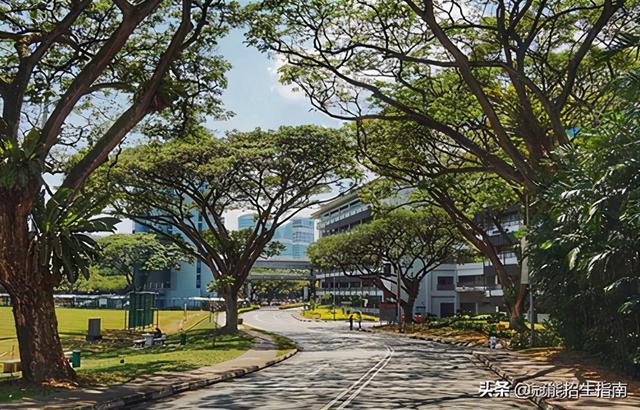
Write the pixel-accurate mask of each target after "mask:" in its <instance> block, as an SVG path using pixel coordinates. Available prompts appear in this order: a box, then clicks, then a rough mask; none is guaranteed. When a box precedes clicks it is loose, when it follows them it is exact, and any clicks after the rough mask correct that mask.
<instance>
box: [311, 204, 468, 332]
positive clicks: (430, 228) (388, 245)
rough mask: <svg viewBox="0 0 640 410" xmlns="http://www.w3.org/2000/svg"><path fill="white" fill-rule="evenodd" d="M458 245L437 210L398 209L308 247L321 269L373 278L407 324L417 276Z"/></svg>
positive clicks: (452, 229)
mask: <svg viewBox="0 0 640 410" xmlns="http://www.w3.org/2000/svg"><path fill="white" fill-rule="evenodd" d="M461 245H462V241H461V240H460V238H459V237H458V235H457V231H456V230H455V227H454V226H453V225H452V224H451V221H450V219H449V218H448V217H447V216H446V214H444V213H443V212H442V211H441V210H439V209H437V208H428V209H427V210H424V209H421V210H416V209H407V208H399V209H395V210H391V211H388V212H385V213H382V214H381V215H378V216H377V217H376V218H374V220H373V221H371V222H369V223H367V224H364V225H360V226H358V227H356V228H355V229H353V230H352V231H350V232H346V233H341V234H337V235H331V236H326V237H323V238H320V240H318V241H317V242H316V243H314V244H313V245H311V246H310V247H309V257H310V258H311V261H312V262H313V263H314V264H315V265H317V266H320V267H321V268H323V269H338V270H340V271H341V272H343V273H344V274H345V275H348V276H362V275H364V276H366V277H367V278H368V279H372V280H373V281H374V283H375V284H376V287H378V288H379V289H381V290H382V291H383V292H384V294H385V296H387V297H389V298H392V299H395V300H396V301H399V302H400V305H401V306H402V309H403V311H404V322H405V323H411V322H413V306H414V304H415V301H416V298H417V297H418V293H419V291H420V284H421V282H422V280H423V279H424V277H425V276H427V275H428V274H429V273H430V272H432V271H433V270H434V269H436V268H437V267H438V266H440V265H441V264H442V263H444V262H445V261H452V260H454V259H455V257H456V256H457V255H458V253H459V250H460V249H461ZM387 266H388V267H389V268H387ZM398 289H400V293H401V295H400V298H399V299H398V296H397V292H398Z"/></svg>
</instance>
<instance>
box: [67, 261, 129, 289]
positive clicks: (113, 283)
mask: <svg viewBox="0 0 640 410" xmlns="http://www.w3.org/2000/svg"><path fill="white" fill-rule="evenodd" d="M128 287H129V279H128V278H127V277H126V276H125V275H113V274H104V272H102V271H101V269H99V268H98V267H97V266H95V265H92V266H91V267H89V277H88V278H85V277H84V276H81V277H79V278H78V280H77V281H76V282H75V283H69V282H68V281H67V280H63V281H62V283H61V284H60V285H59V286H58V287H56V292H62V293H122V292H124V291H126V290H127V288H128Z"/></svg>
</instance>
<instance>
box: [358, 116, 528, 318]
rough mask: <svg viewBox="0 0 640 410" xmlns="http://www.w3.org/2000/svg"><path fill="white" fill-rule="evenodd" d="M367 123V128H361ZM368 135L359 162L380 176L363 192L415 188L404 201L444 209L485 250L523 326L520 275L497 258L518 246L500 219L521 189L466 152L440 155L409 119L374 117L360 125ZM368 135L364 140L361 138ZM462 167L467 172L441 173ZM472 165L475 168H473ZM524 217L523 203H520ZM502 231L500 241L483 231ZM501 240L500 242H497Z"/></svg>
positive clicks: (375, 194)
mask: <svg viewBox="0 0 640 410" xmlns="http://www.w3.org/2000/svg"><path fill="white" fill-rule="evenodd" d="M365 128H366V131H363V130H364V129H365ZM360 130H361V131H363V132H367V136H366V138H359V141H360V143H361V144H364V145H366V147H363V146H362V145H361V150H360V152H361V154H362V160H361V161H362V162H363V164H365V166H366V167H367V168H368V169H370V170H373V171H374V172H376V173H377V174H378V175H382V176H383V178H379V179H378V180H376V181H375V182H374V183H372V184H370V186H369V187H368V189H367V190H365V192H364V193H363V195H365V196H366V197H367V200H368V201H369V202H373V203H375V202H379V201H377V198H384V197H388V196H393V195H395V194H396V193H397V192H398V191H399V190H406V189H407V188H414V189H417V190H416V191H414V193H413V195H411V196H410V197H409V198H408V200H409V201H410V202H411V203H414V204H420V203H423V204H424V203H426V204H429V205H430V206H436V207H439V208H441V209H442V210H443V211H445V212H446V214H447V215H449V217H450V218H451V220H452V222H453V223H454V224H455V226H456V228H457V229H458V231H459V232H460V235H461V236H462V237H463V238H464V239H465V241H466V242H467V243H468V244H470V245H471V246H473V247H474V248H475V249H477V250H478V252H480V253H481V254H482V255H484V256H485V257H486V258H487V259H488V260H489V261H490V262H491V264H492V266H493V267H494V268H495V270H496V275H497V277H498V279H499V282H500V285H501V287H502V289H503V291H504V295H505V299H504V305H505V308H506V310H507V312H509V313H510V319H511V322H512V324H514V327H518V326H521V327H522V326H523V324H522V317H521V316H520V312H521V311H522V309H523V306H524V301H525V295H526V294H525V292H524V290H525V289H524V287H523V286H520V277H515V276H513V275H510V274H509V272H508V271H507V268H506V267H505V265H504V262H503V260H502V258H501V257H500V251H502V250H504V247H505V246H508V247H511V248H514V249H515V250H516V251H517V250H518V248H519V245H520V244H519V243H518V241H517V240H516V238H515V237H514V236H513V234H511V233H507V232H506V230H505V229H504V228H503V226H502V224H501V223H500V215H501V214H503V213H505V212H506V211H507V210H508V209H510V208H512V207H514V206H518V205H520V201H521V196H520V192H519V191H518V190H517V189H516V188H515V187H513V186H512V185H510V184H509V183H507V182H506V181H505V180H504V179H502V178H500V177H498V176H497V175H495V174H492V173H488V172H480V171H479V170H481V169H482V167H478V164H473V163H472V161H470V160H469V159H468V158H467V157H466V156H465V155H462V156H461V157H459V158H456V157H455V156H451V155H449V154H448V153H447V154H446V155H442V153H438V152H437V150H433V149H431V148H430V147H429V142H428V139H426V138H424V136H423V135H421V133H422V132H424V129H421V128H419V127H416V126H415V125H413V124H411V123H407V122H397V123H388V122H387V123H385V122H375V123H368V124H366V125H363V126H362V127H361V128H360ZM365 140H366V141H365ZM458 167H464V168H466V171H465V172H460V173H457V172H441V173H440V171H438V170H444V169H448V170H450V171H451V170H455V169H456V168H458ZM474 170H475V172H474ZM520 209H521V214H522V215H523V216H524V214H525V212H524V208H523V207H520ZM492 228H495V229H497V231H498V232H500V236H499V238H498V240H496V238H495V237H492V236H490V235H488V234H487V231H488V230H491V229H492ZM498 245H499V246H498Z"/></svg>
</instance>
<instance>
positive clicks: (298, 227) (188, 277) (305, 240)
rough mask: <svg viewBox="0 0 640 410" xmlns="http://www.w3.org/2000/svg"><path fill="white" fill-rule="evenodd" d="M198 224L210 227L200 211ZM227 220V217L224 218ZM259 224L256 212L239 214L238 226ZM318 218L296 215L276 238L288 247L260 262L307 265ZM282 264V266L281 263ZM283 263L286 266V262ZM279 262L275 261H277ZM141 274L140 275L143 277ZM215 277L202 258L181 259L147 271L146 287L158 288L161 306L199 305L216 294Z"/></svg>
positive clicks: (138, 229)
mask: <svg viewBox="0 0 640 410" xmlns="http://www.w3.org/2000/svg"><path fill="white" fill-rule="evenodd" d="M196 218H197V221H196V224H197V228H198V229H199V230H203V229H206V224H203V219H202V217H201V215H200V214H198V216H197V217H196ZM223 223H224V220H223ZM253 226H255V214H246V215H241V216H240V217H239V218H238V229H246V228H251V227H253ZM160 229H162V230H163V231H164V232H166V233H169V234H174V233H176V232H177V231H176V230H175V229H174V228H173V227H172V226H170V225H163V226H161V227H160ZM149 231H150V230H149V228H147V227H146V226H144V225H141V224H137V223H136V224H134V227H133V232H134V233H136V232H149ZM314 234H315V226H314V221H313V220H312V219H310V218H305V217H298V218H292V219H291V220H290V221H289V222H287V223H286V224H284V225H282V226H281V227H279V228H278V229H277V230H276V233H275V234H274V238H273V240H277V241H278V242H280V243H282V244H283V245H285V247H286V248H285V250H284V251H283V252H282V253H281V254H280V255H278V256H276V257H273V258H269V260H261V261H259V263H258V264H259V265H260V266H263V267H264V266H269V267H271V266H272V265H273V263H270V262H272V260H273V262H275V260H277V261H280V262H281V263H280V265H282V264H283V263H284V262H286V264H285V265H286V266H297V265H296V261H300V262H301V263H302V265H303V266H307V264H308V263H306V252H307V248H308V247H309V245H310V244H311V243H313V241H314V238H315V235H314ZM280 265H278V266H280ZM285 265H283V266H285ZM273 266H275V265H273ZM140 276H141V275H137V277H138V278H139V277H140ZM212 281H213V273H212V272H211V270H210V269H209V267H208V266H207V265H205V264H203V263H202V261H200V260H195V261H193V262H181V263H180V267H179V268H178V269H167V270H163V271H154V272H145V281H144V282H145V283H144V290H148V291H153V292H157V294H158V296H157V304H158V307H182V306H184V304H185V303H186V304H187V305H188V306H197V305H198V304H199V301H200V300H203V299H207V298H215V297H216V296H217V295H216V293H215V292H209V291H208V290H207V287H208V284H209V283H210V282H212Z"/></svg>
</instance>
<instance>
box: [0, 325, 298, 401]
mask: <svg viewBox="0 0 640 410" xmlns="http://www.w3.org/2000/svg"><path fill="white" fill-rule="evenodd" d="M245 331H246V332H247V333H248V334H249V335H251V336H252V337H254V338H255V343H254V345H253V347H252V348H251V349H250V350H248V351H247V352H246V353H244V354H242V355H240V356H238V357H237V358H235V359H232V360H228V361H225V362H222V363H219V364H216V365H213V366H207V367H202V368H199V369H196V370H192V371H188V372H184V373H173V372H171V373H170V372H165V373H162V374H158V375H155V376H147V377H141V378H136V379H134V380H132V381H130V382H128V383H125V384H121V385H116V386H110V387H96V388H91V389H77V390H62V391H58V392H56V394H55V397H42V398H38V400H31V401H26V400H25V401H22V402H21V403H12V404H2V409H3V410H4V409H7V410H9V409H85V408H86V409H94V408H98V409H102V408H110V409H113V408H130V407H131V406H133V405H135V404H137V403H141V402H145V401H148V400H150V399H151V400H153V399H159V398H163V397H168V396H171V395H174V394H178V393H181V392H184V391H189V390H194V389H197V388H202V387H204V386H207V385H210V384H214V383H218V382H221V381H224V380H229V379H231V378H234V377H238V376H242V375H244V374H247V373H251V372H254V371H256V370H260V369H262V368H264V367H268V366H270V365H272V364H275V363H277V362H280V361H282V360H284V359H286V358H288V357H290V356H291V355H293V354H294V353H295V352H290V353H289V354H286V355H281V356H278V346H277V345H276V344H274V343H273V342H272V340H271V338H269V337H266V336H265V335H264V334H262V333H259V332H256V331H254V330H251V329H245Z"/></svg>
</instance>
